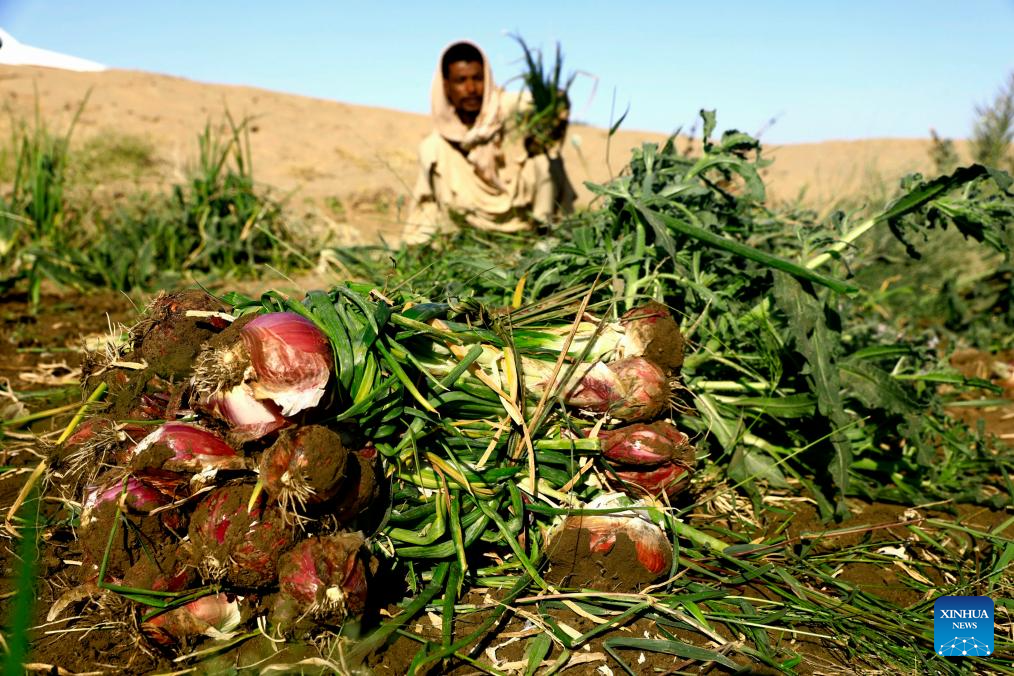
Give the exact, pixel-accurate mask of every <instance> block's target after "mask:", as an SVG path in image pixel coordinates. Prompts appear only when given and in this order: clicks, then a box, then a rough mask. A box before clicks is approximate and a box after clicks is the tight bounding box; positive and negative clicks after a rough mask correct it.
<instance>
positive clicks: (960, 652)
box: [933, 596, 993, 657]
mask: <svg viewBox="0 0 1014 676" xmlns="http://www.w3.org/2000/svg"><path fill="white" fill-rule="evenodd" d="M933 642H934V646H933V647H934V648H936V652H937V655H943V656H944V657H971V656H973V655H977V656H979V657H986V656H988V655H992V654H993V599H991V598H989V597H986V596H941V597H940V598H938V599H937V600H936V603H934V604H933Z"/></svg>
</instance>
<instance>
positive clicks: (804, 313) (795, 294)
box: [774, 275, 852, 514]
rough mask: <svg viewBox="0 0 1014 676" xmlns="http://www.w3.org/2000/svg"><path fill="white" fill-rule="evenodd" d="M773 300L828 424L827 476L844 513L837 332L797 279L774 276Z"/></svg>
mask: <svg viewBox="0 0 1014 676" xmlns="http://www.w3.org/2000/svg"><path fill="white" fill-rule="evenodd" d="M774 296H775V301H776V303H777V304H778V306H779V307H781V309H782V310H783V311H784V312H785V315H786V316H787V317H788V319H789V327H790V330H791V332H792V337H793V338H794V343H795V348H796V350H797V351H798V352H799V354H800V355H802V356H803V358H804V359H805V360H806V365H807V373H808V375H809V378H808V380H809V382H810V385H811V387H812V389H813V393H814V394H815V395H816V397H817V411H818V413H820V414H821V415H822V416H824V417H825V418H826V419H827V421H828V422H829V423H830V426H831V434H830V438H831V444H832V445H833V446H834V449H835V454H834V457H833V458H832V459H831V462H830V463H829V471H830V473H831V479H832V480H833V481H834V483H835V485H836V487H837V488H838V504H837V510H838V512H839V513H840V514H841V513H844V514H847V512H848V508H847V507H846V505H845V493H846V492H847V491H848V482H849V466H850V465H851V464H852V444H851V442H850V441H849V439H848V437H847V436H846V435H845V434H844V432H843V431H842V428H844V427H845V426H846V425H848V422H849V419H848V416H847V415H846V414H845V409H844V407H843V405H842V399H841V384H840V379H839V370H838V366H837V364H836V358H837V354H838V352H839V350H840V347H839V342H838V341H839V334H837V333H835V332H834V331H833V330H832V329H831V328H830V327H828V325H827V322H826V320H825V316H826V315H827V314H829V313H833V310H832V309H831V308H830V307H829V305H828V304H826V303H822V302H820V301H819V300H818V299H816V298H814V297H813V296H810V295H808V294H805V293H804V292H803V289H802V287H801V286H800V285H799V283H798V282H796V281H795V280H793V279H792V278H791V277H789V276H788V275H775V285H774Z"/></svg>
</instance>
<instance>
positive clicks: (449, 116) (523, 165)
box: [403, 41, 574, 244]
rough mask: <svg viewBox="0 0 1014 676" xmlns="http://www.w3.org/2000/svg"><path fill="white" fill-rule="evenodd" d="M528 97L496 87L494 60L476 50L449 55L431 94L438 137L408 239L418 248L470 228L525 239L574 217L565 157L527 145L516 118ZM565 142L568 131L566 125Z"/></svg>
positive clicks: (423, 170)
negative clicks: (558, 218) (525, 233)
mask: <svg viewBox="0 0 1014 676" xmlns="http://www.w3.org/2000/svg"><path fill="white" fill-rule="evenodd" d="M527 100H528V99H527V96H526V95H519V94H513V95H512V94H509V93H507V92H505V91H504V90H502V89H500V88H499V87H497V86H496V85H495V84H494V83H493V74H492V72H491V70H490V67H489V60H488V59H487V58H486V56H485V54H483V52H482V50H481V49H479V47H478V46H477V45H475V44H473V43H471V42H465V41H461V42H455V43H453V44H451V45H450V46H449V47H447V48H446V49H445V50H444V51H443V53H442V54H441V57H440V62H439V63H438V64H437V70H436V74H435V75H434V77H433V87H432V90H431V106H432V114H433V127H434V129H433V131H432V132H431V133H430V135H429V136H427V137H426V138H425V139H424V140H423V142H422V144H421V145H420V146H419V178H418V179H417V181H416V185H415V189H414V190H413V194H412V198H413V207H412V210H411V212H410V213H409V217H408V220H407V222H406V224H405V230H404V232H403V239H404V240H405V241H406V242H408V243H410V244H416V243H421V242H425V241H426V240H428V239H429V238H430V237H431V236H433V235H434V234H436V233H437V232H442V231H447V230H453V229H454V227H455V224H459V225H460V224H468V225H471V226H473V227H476V228H479V229H481V230H495V231H499V232H518V231H521V230H531V229H534V228H536V227H538V226H540V225H543V224H545V223H546V222H547V221H548V220H549V219H551V218H552V217H553V215H554V214H555V213H560V212H565V211H569V210H570V209H571V208H572V206H573V201H574V190H573V188H572V187H571V185H570V182H569V181H568V179H567V175H566V173H565V171H564V169H563V160H562V158H561V157H560V156H559V151H558V150H549V151H546V150H544V149H540V148H536V147H534V145H533V144H532V143H531V142H530V139H529V142H527V143H526V140H525V139H523V138H520V134H518V133H517V130H516V125H515V118H516V116H517V113H518V110H519V106H522V105H525V103H526V102H527ZM558 126H559V137H560V138H561V139H562V137H563V134H564V133H565V131H566V120H562V121H561V124H560V125H558Z"/></svg>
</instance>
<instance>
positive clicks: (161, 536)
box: [78, 500, 172, 581]
mask: <svg viewBox="0 0 1014 676" xmlns="http://www.w3.org/2000/svg"><path fill="white" fill-rule="evenodd" d="M91 516H92V518H93V519H94V520H93V521H92V522H91V523H90V524H88V525H87V526H85V527H82V528H81V529H79V530H78V537H79V539H80V541H81V550H82V552H83V553H84V562H83V564H82V566H81V575H82V578H83V579H82V581H86V580H90V579H92V578H93V577H94V575H95V574H96V573H97V572H98V569H99V566H100V565H101V563H102V561H103V559H104V557H105V555H106V550H107V548H108V551H109V557H108V562H107V567H106V580H109V579H122V578H123V576H124V575H125V574H126V572H127V570H128V569H130V568H131V567H132V566H133V565H134V564H136V563H137V562H139V561H141V560H142V559H143V558H145V557H150V556H158V553H159V552H161V550H162V549H163V548H166V547H167V546H169V545H170V543H171V542H172V538H171V535H170V533H168V532H167V531H166V530H165V528H163V526H162V521H161V519H160V518H159V516H157V515H155V516H150V515H136V514H131V515H127V514H123V513H122V511H121V510H120V509H119V507H118V504H117V501H115V500H111V501H109V502H105V503H103V504H101V505H99V506H98V507H96V508H95V510H94V511H93V512H92V514H91ZM114 524H115V525H116V532H115V533H114V534H113V539H112V541H110V539H109V536H110V533H111V532H112V530H113V527H114Z"/></svg>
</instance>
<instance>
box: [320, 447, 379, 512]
mask: <svg viewBox="0 0 1014 676" xmlns="http://www.w3.org/2000/svg"><path fill="white" fill-rule="evenodd" d="M338 495H339V496H341V497H340V498H339V500H338V502H337V503H336V504H334V505H333V506H331V507H330V509H331V512H332V513H333V514H334V516H335V519H337V520H338V523H348V522H349V521H351V520H352V519H354V518H355V517H357V516H358V515H359V514H362V513H363V512H364V511H366V510H368V509H369V508H370V507H371V506H373V505H375V504H377V498H378V496H379V495H380V484H379V483H378V481H377V470H376V459H375V458H369V457H367V455H366V454H365V453H362V452H356V453H352V459H351V460H349V462H348V463H347V464H346V467H345V480H344V481H343V482H342V485H341V488H340V490H339V491H338Z"/></svg>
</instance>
